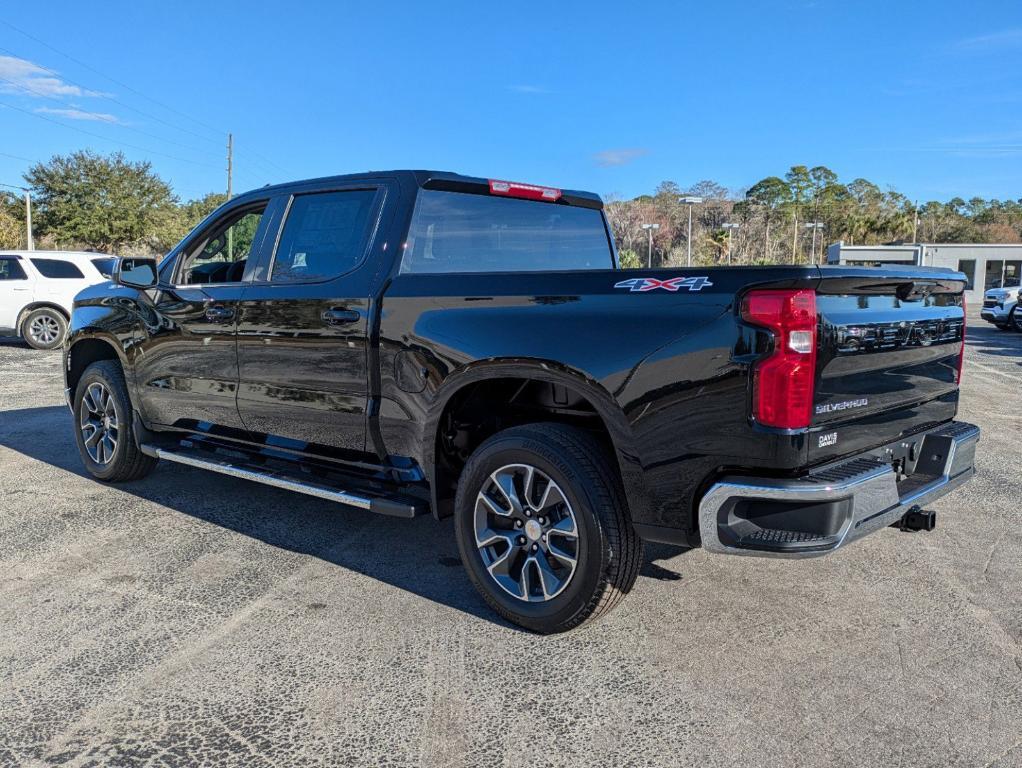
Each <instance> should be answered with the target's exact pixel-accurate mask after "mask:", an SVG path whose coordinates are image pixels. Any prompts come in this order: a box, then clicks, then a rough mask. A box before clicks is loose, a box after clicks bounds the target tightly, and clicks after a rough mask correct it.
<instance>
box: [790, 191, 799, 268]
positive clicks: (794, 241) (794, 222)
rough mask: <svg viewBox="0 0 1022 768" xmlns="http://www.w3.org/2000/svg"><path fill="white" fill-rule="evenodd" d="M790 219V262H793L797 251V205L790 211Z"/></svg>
mask: <svg viewBox="0 0 1022 768" xmlns="http://www.w3.org/2000/svg"><path fill="white" fill-rule="evenodd" d="M792 216H793V217H794V218H793V219H792V220H791V263H792V264H794V263H795V256H796V254H797V253H798V206H797V205H796V206H795V208H794V210H793V211H792Z"/></svg>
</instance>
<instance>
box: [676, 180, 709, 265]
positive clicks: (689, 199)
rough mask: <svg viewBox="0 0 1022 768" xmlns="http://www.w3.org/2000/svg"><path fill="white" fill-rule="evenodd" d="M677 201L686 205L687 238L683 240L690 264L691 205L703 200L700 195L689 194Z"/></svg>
mask: <svg viewBox="0 0 1022 768" xmlns="http://www.w3.org/2000/svg"><path fill="white" fill-rule="evenodd" d="M678 202H679V203H681V204H683V205H687V206H688V239H687V240H686V241H685V242H686V244H687V245H688V266H690V267H691V266H692V206H693V205H698V204H699V203H701V202H703V198H701V197H692V196H691V195H689V196H686V197H679V198H678Z"/></svg>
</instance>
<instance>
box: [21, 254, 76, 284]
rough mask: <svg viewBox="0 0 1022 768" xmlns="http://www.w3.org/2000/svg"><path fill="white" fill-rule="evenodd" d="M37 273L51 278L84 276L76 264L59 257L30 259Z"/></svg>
mask: <svg viewBox="0 0 1022 768" xmlns="http://www.w3.org/2000/svg"><path fill="white" fill-rule="evenodd" d="M32 266H33V267H35V268H36V269H37V270H39V274H40V275H42V276H43V277H48V278H50V279H51V280H81V279H83V278H84V277H85V275H83V274H82V271H81V270H80V269H78V265H76V264H73V263H71V262H70V261H62V260H60V259H32Z"/></svg>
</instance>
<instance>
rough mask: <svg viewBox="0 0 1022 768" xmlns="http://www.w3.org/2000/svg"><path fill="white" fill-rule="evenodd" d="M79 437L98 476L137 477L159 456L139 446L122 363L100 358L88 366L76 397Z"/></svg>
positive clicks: (83, 452) (84, 459)
mask: <svg viewBox="0 0 1022 768" xmlns="http://www.w3.org/2000/svg"><path fill="white" fill-rule="evenodd" d="M74 413H75V440H76V442H77V444H78V453H79V454H80V455H81V457H82V462H83V463H84V464H85V468H86V469H87V470H88V471H89V474H90V475H92V476H93V477H95V478H96V479H97V480H105V481H107V482H113V483H116V482H122V481H125V480H137V479H139V478H141V477H145V476H146V475H148V474H149V473H150V472H152V470H153V467H155V466H156V459H154V458H153V457H151V456H146V455H145V454H144V453H142V451H141V450H139V447H138V440H137V438H136V436H135V430H134V424H133V418H132V416H133V412H132V409H131V399H130V398H129V397H128V388H127V386H126V385H125V383H124V374H123V372H122V371H121V367H120V365H118V364H117V363H116V362H115V361H113V360H100V361H98V362H95V363H93V364H92V365H90V366H89V367H88V368H86V369H85V373H83V374H82V378H81V379H80V380H79V381H78V387H77V389H76V390H75V399H74Z"/></svg>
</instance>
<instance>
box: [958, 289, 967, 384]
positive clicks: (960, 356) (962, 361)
mask: <svg viewBox="0 0 1022 768" xmlns="http://www.w3.org/2000/svg"><path fill="white" fill-rule="evenodd" d="M966 317H968V312H967V311H966V309H965V294H964V293H963V294H962V348H961V349H959V350H958V372H957V373H956V374H955V383H956V384H961V383H962V366H963V365H964V364H965V325H966V323H965V318H966Z"/></svg>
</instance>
